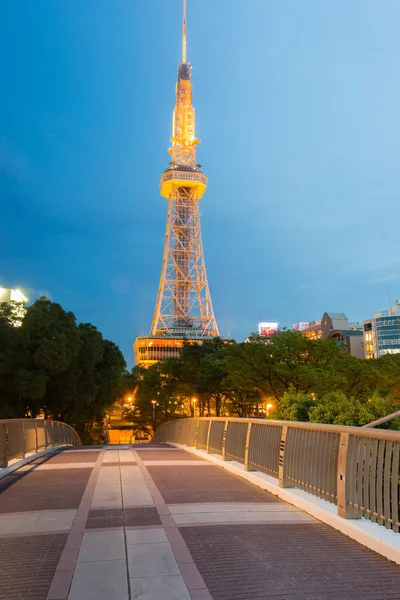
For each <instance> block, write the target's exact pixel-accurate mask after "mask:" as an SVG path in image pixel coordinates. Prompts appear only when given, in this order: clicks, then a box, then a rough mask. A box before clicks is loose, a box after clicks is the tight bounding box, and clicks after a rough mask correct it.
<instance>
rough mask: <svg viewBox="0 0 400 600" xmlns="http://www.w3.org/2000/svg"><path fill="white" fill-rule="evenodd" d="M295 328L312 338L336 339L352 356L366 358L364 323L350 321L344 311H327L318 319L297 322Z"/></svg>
mask: <svg viewBox="0 0 400 600" xmlns="http://www.w3.org/2000/svg"><path fill="white" fill-rule="evenodd" d="M293 329H296V330H298V331H301V333H302V334H303V335H305V336H306V337H308V338H310V339H312V340H320V339H326V340H329V339H334V340H336V341H337V343H338V344H342V345H343V346H345V347H346V349H347V352H348V353H349V354H351V355H352V356H356V357H357V358H365V351H364V335H363V329H362V325H361V323H354V322H350V321H349V320H348V318H347V317H346V315H345V314H344V313H332V312H325V313H324V314H323V315H322V318H321V319H319V320H317V321H310V322H308V323H305V322H301V323H295V325H293Z"/></svg>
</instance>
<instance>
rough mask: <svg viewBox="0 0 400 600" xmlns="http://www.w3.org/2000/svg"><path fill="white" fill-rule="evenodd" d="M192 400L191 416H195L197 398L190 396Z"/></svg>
mask: <svg viewBox="0 0 400 600" xmlns="http://www.w3.org/2000/svg"><path fill="white" fill-rule="evenodd" d="M192 402H193V416H194V417H195V416H196V402H197V398H192Z"/></svg>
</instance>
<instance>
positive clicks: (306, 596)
mask: <svg viewBox="0 0 400 600" xmlns="http://www.w3.org/2000/svg"><path fill="white" fill-rule="evenodd" d="M179 531H180V533H181V534H182V536H183V538H184V540H185V542H186V544H187V546H188V548H189V550H190V552H191V555H192V557H193V560H194V562H195V564H196V566H197V568H198V570H199V571H200V573H201V575H202V577H203V579H204V582H205V583H206V585H207V587H208V589H209V591H210V593H211V596H212V597H213V598H214V599H215V600H216V599H218V600H233V599H235V600H236V599H237V600H239V599H240V600H252V599H253V598H254V599H255V598H257V599H258V598H260V599H261V598H263V599H265V598H268V600H361V599H363V600H389V599H391V600H395V599H396V600H398V599H399V598H400V593H399V590H400V568H399V566H398V565H395V564H394V563H392V562H390V561H388V560H386V559H385V558H383V557H382V556H379V555H377V554H375V553H374V552H372V551H371V550H368V549H367V548H365V547H363V546H361V545H360V544H358V543H357V542H355V541H354V540H351V539H350V538H348V537H347V536H344V535H342V534H341V533H340V532H338V531H336V530H334V529H332V528H330V527H328V526H327V525H324V524H322V523H318V524H309V525H306V524H302V525H298V524H294V523H293V524H287V525H286V524H285V525H278V524H273V525H265V524H261V525H259V524H258V525H250V524H246V525H212V526H203V527H180V528H179ZM186 568H188V566H186V565H181V569H182V574H183V576H185V569H186ZM189 589H190V586H189ZM396 594H397V595H396ZM193 598H195V596H193ZM200 598H201V597H200Z"/></svg>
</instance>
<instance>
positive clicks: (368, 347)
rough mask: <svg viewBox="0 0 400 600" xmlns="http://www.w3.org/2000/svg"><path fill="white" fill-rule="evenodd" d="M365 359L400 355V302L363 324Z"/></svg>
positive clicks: (397, 301)
mask: <svg viewBox="0 0 400 600" xmlns="http://www.w3.org/2000/svg"><path fill="white" fill-rule="evenodd" d="M363 333H364V344H365V356H366V358H381V357H382V356H385V355H387V354H400V300H396V303H395V304H394V305H393V306H391V307H390V308H388V309H387V310H384V311H381V312H378V313H375V316H374V318H373V319H367V320H366V321H364V322H363Z"/></svg>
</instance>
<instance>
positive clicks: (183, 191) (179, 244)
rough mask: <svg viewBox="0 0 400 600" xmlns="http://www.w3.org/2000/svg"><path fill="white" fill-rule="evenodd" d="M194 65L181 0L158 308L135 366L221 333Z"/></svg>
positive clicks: (137, 348) (139, 342)
mask: <svg viewBox="0 0 400 600" xmlns="http://www.w3.org/2000/svg"><path fill="white" fill-rule="evenodd" d="M191 69H192V66H191V64H190V63H189V62H188V61H187V58H186V0H183V35H182V60H181V62H180V63H179V66H178V81H177V84H176V100H175V108H174V115H173V132H172V138H171V148H170V149H169V153H170V154H171V161H170V163H169V165H168V167H167V168H166V169H165V171H164V172H163V174H162V175H161V180H160V194H161V196H163V197H164V198H167V200H168V216H167V228H166V234H165V244H164V255H163V261H162V267H161V277H160V284H159V287H158V294H157V301H156V307H155V311H154V317H153V322H152V326H151V331H150V335H148V336H141V337H138V338H137V339H136V341H135V344H134V353H135V362H136V364H144V365H146V364H151V363H153V362H156V361H158V360H162V359H164V358H170V357H177V356H179V354H180V351H181V348H182V346H183V342H184V340H187V341H189V342H192V343H193V342H201V341H203V340H206V339H212V338H214V337H216V336H218V335H219V333H218V327H217V322H216V320H215V316H214V311H213V307H212V303H211V296H210V291H209V287H208V281H207V275H206V266H205V261H204V254H203V245H202V239H201V228H200V209H199V200H200V198H202V196H203V194H204V192H205V190H206V187H207V181H208V180H207V177H206V176H205V175H204V173H203V172H202V170H201V165H199V164H198V163H197V159H196V147H197V145H198V144H199V143H200V140H198V139H197V138H196V136H195V110H194V108H193V104H192V83H191V78H190V75H191Z"/></svg>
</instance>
